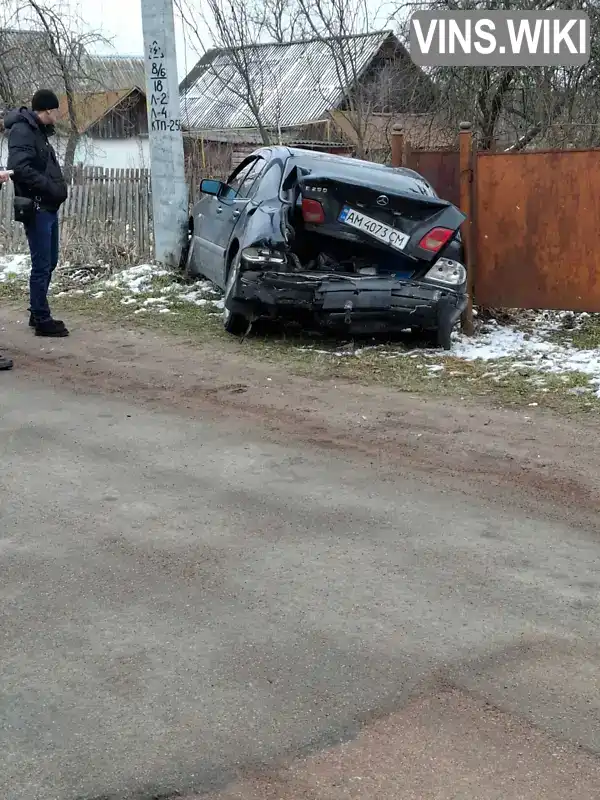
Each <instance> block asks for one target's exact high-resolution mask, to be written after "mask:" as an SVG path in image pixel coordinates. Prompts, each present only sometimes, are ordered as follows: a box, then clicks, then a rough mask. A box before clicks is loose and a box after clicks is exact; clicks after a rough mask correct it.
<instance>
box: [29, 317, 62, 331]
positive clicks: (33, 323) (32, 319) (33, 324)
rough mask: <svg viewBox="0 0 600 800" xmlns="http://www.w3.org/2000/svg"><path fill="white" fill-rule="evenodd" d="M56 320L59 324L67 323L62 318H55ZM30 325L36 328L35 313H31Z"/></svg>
mask: <svg viewBox="0 0 600 800" xmlns="http://www.w3.org/2000/svg"><path fill="white" fill-rule="evenodd" d="M54 322H56V324H57V325H64V324H65V323H64V322H63V321H62V319H55V320H54ZM29 327H30V328H35V317H34V316H33V314H30V315H29Z"/></svg>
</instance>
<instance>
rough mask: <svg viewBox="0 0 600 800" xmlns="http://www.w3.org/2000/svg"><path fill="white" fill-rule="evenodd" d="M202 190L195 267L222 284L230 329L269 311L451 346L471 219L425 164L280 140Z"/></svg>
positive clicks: (312, 323)
mask: <svg viewBox="0 0 600 800" xmlns="http://www.w3.org/2000/svg"><path fill="white" fill-rule="evenodd" d="M200 190H201V198H200V200H199V201H198V202H197V203H196V205H195V206H194V208H193V211H192V215H191V218H190V221H189V226H190V230H189V233H190V236H189V245H188V249H187V254H186V256H185V259H184V261H185V270H186V273H187V274H188V275H189V276H190V277H198V276H204V277H206V278H208V279H209V280H211V281H213V282H214V283H215V284H216V285H217V286H219V287H220V288H221V289H222V290H223V291H224V294H225V297H224V302H225V309H224V312H223V323H224V326H225V329H226V330H227V331H228V332H230V333H232V334H236V335H240V336H243V335H245V334H247V333H248V332H249V330H250V328H251V326H252V324H253V323H254V322H255V321H257V320H259V319H270V320H282V321H284V322H294V323H297V324H299V325H300V326H302V327H303V328H304V329H321V330H323V329H328V330H331V331H335V332H339V333H342V334H344V335H347V334H350V335H359V334H373V335H376V334H389V333H392V332H397V331H402V330H405V329H407V328H410V329H412V330H415V331H418V332H423V333H424V334H426V335H427V336H428V337H429V336H432V337H433V338H434V340H435V342H436V343H437V345H438V346H440V347H443V348H444V349H450V343H451V332H452V329H453V328H454V327H455V325H456V323H457V322H458V320H459V318H460V316H461V314H462V312H463V310H464V308H465V306H466V304H467V271H466V269H465V266H464V261H465V259H464V254H463V246H462V242H461V238H460V227H461V225H462V223H463V222H464V220H465V219H466V217H465V215H464V214H463V213H462V212H461V211H459V209H458V208H456V207H455V206H454V205H453V204H452V203H449V202H447V201H446V200H442V199H441V198H440V197H438V196H437V194H436V192H435V191H434V189H433V188H432V186H431V185H430V184H429V183H428V182H427V181H426V180H425V179H424V178H423V177H422V176H421V175H419V174H418V173H416V172H414V171H412V170H409V169H405V168H392V167H387V166H383V165H380V164H375V163H371V162H367V161H361V160H358V159H354V158H346V157H343V156H336V155H330V154H325V153H320V152H315V151H311V150H303V149H300V148H291V147H283V146H277V147H265V148H262V149H260V150H257V151H256V152H254V153H253V154H252V155H251V156H249V157H248V158H246V159H245V160H244V161H243V162H242V163H241V164H240V165H239V166H238V167H237V169H236V170H235V171H234V172H233V174H232V175H231V176H230V178H229V179H228V180H227V181H218V180H208V179H207V180H203V181H202V182H201V184H200Z"/></svg>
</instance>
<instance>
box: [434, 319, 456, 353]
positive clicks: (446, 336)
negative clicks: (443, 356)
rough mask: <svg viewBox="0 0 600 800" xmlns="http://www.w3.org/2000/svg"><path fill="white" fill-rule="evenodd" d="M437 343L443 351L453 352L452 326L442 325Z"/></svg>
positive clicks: (436, 336) (438, 330) (437, 334)
mask: <svg viewBox="0 0 600 800" xmlns="http://www.w3.org/2000/svg"><path fill="white" fill-rule="evenodd" d="M435 338H436V343H437V346H438V347H441V348H442V350H452V328H451V326H450V325H440V327H439V328H438V329H437V331H436V335H435Z"/></svg>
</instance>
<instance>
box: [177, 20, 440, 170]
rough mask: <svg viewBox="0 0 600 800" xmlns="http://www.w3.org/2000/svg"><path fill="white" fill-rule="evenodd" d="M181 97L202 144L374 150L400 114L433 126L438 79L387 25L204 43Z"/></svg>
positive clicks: (190, 130) (187, 126)
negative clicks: (226, 45)
mask: <svg viewBox="0 0 600 800" xmlns="http://www.w3.org/2000/svg"><path fill="white" fill-rule="evenodd" d="M180 100H181V114H182V122H183V128H184V131H185V132H186V134H187V135H188V137H189V138H192V139H195V140H197V141H200V142H201V143H202V147H203V148H204V149H206V146H207V145H210V143H214V142H219V143H223V142H227V141H234V142H235V141H237V142H241V141H243V140H248V144H247V145H246V150H248V149H251V147H252V143H253V142H254V143H256V142H260V143H262V142H265V141H268V142H271V143H273V142H277V143H289V144H294V145H295V144H298V143H300V142H303V143H305V145H306V146H311V143H312V145H313V146H315V147H318V148H320V149H327V147H328V146H330V147H332V148H333V147H336V148H340V147H346V148H347V147H348V146H349V145H350V146H351V147H352V148H354V150H355V151H361V154H364V155H367V156H373V155H375V153H374V151H375V150H385V149H387V148H388V147H389V140H388V141H386V133H385V132H386V130H387V131H388V134H389V135H391V129H392V127H393V125H394V124H395V122H396V121H397V119H396V118H397V117H398V116H400V115H402V117H403V119H405V120H406V119H407V118H409V117H410V116H411V115H418V116H419V118H420V120H421V121H422V122H423V117H424V115H425V116H428V117H430V118H431V120H432V126H434V124H435V120H434V117H433V114H432V108H433V106H434V102H435V87H434V86H433V84H432V82H431V80H430V78H429V77H428V76H427V75H426V74H425V73H424V72H423V71H422V70H421V69H420V68H419V67H418V66H416V65H415V64H414V63H413V62H412V60H411V58H410V55H409V54H408V52H407V50H406V48H405V47H404V46H403V45H402V43H401V42H400V41H399V39H398V38H397V37H396V36H395V34H394V33H393V32H391V31H376V32H374V33H366V34H360V35H355V36H345V37H338V38H330V39H326V38H323V39H306V40H301V41H293V42H288V43H267V44H253V45H248V46H246V47H240V48H235V49H229V50H228V49H213V50H209V51H208V52H207V53H206V54H205V55H204V57H203V58H201V59H200V61H199V62H198V63H197V64H196V65H195V66H194V68H193V69H192V70H191V72H190V73H189V74H188V75H187V76H186V78H185V79H184V80H183V81H182V83H181V85H180ZM422 127H423V125H422ZM373 134H376V136H375V138H374V139H373V141H371V139H372V138H373ZM254 146H256V144H254ZM188 147H189V146H188ZM238 157H239V156H238Z"/></svg>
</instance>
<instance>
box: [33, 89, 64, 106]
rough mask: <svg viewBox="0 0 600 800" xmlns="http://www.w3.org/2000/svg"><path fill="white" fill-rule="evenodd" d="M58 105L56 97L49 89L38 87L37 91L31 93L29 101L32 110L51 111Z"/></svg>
mask: <svg viewBox="0 0 600 800" xmlns="http://www.w3.org/2000/svg"><path fill="white" fill-rule="evenodd" d="M59 106H60V103H59V102H58V97H57V96H56V95H55V94H54V92H51V91H50V89H40V90H39V92H36V93H35V94H34V95H33V100H32V101H31V108H32V110H33V111H51V110H52V109H54V108H58V107H59Z"/></svg>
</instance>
